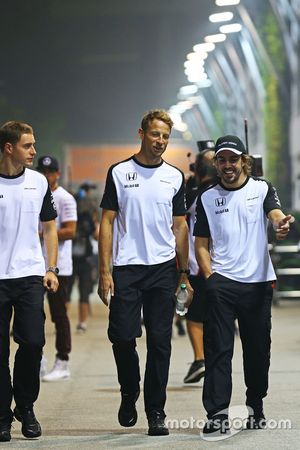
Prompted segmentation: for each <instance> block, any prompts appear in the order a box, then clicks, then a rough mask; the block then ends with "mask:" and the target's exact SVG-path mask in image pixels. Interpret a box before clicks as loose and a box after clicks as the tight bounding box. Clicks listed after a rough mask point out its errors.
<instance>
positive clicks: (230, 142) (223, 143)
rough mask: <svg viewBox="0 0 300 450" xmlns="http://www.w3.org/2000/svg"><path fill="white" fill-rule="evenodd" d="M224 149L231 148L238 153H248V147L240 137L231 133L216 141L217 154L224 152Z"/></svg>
mask: <svg viewBox="0 0 300 450" xmlns="http://www.w3.org/2000/svg"><path fill="white" fill-rule="evenodd" d="M223 150H230V151H231V152H233V153H235V154H236V155H241V154H243V153H244V154H247V152H246V149H245V146H244V144H243V143H242V141H241V140H240V138H238V137H237V136H232V135H230V134H228V135H226V136H221V137H219V139H218V140H217V142H216V148H215V154H216V155H217V154H218V153H220V152H222V151H223Z"/></svg>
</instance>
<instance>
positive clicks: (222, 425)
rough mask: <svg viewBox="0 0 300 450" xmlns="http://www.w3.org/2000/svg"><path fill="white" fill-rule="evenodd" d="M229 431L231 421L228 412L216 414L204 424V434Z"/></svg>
mask: <svg viewBox="0 0 300 450" xmlns="http://www.w3.org/2000/svg"><path fill="white" fill-rule="evenodd" d="M228 432H229V421H228V415H227V414H215V415H214V416H213V417H212V418H211V419H209V420H208V421H207V422H206V424H205V425H204V428H203V431H202V433H203V434H212V433H215V434H226V433H228Z"/></svg>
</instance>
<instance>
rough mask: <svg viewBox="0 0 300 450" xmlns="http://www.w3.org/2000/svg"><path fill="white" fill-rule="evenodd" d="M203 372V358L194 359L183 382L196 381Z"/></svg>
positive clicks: (201, 376)
mask: <svg viewBox="0 0 300 450" xmlns="http://www.w3.org/2000/svg"><path fill="white" fill-rule="evenodd" d="M204 374H205V364H204V359H200V360H198V361H194V362H193V363H192V365H191V367H190V368H189V371H188V373H187V374H186V376H185V378H184V380H183V382H184V383H197V382H198V381H200V380H201V378H203V377H204Z"/></svg>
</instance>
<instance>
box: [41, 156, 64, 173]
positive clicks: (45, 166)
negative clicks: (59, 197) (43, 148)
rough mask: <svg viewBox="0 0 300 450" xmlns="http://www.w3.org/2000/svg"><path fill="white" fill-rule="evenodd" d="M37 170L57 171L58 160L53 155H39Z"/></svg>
mask: <svg viewBox="0 0 300 450" xmlns="http://www.w3.org/2000/svg"><path fill="white" fill-rule="evenodd" d="M37 170H38V171H39V172H44V170H50V171H52V172H57V171H58V170H59V165H58V161H57V159H55V158H53V156H46V155H45V156H41V157H40V158H39V159H38V165H37Z"/></svg>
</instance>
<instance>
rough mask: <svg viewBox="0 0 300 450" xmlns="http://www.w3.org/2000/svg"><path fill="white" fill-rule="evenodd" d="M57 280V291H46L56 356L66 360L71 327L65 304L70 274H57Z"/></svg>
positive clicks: (69, 346) (67, 358)
mask: <svg viewBox="0 0 300 450" xmlns="http://www.w3.org/2000/svg"><path fill="white" fill-rule="evenodd" d="M58 281H59V287H58V290H57V292H55V293H53V292H48V293H47V297H48V302H49V309H50V314H51V320H52V322H53V323H54V324H55V330H56V339H55V347H56V351H57V353H56V357H57V358H59V359H62V360H63V361H68V360H69V353H70V352H71V327H70V321H69V317H68V313H67V306H66V304H67V302H69V300H70V297H69V293H70V284H71V276H59V277H58Z"/></svg>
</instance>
